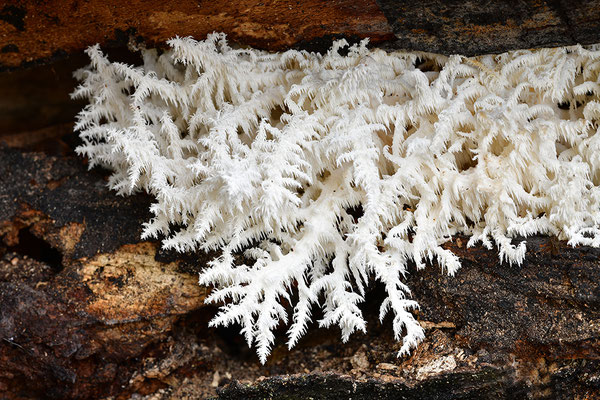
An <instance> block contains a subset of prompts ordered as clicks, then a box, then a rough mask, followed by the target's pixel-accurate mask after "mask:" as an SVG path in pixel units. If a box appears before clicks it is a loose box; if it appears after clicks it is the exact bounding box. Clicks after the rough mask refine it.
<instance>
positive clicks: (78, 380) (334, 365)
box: [0, 0, 600, 400]
mask: <svg viewBox="0 0 600 400" xmlns="http://www.w3.org/2000/svg"><path fill="white" fill-rule="evenodd" d="M484 3H485V4H484ZM598 9H600V2H599V1H596V0H594V1H588V2H577V3H567V2H565V1H549V0H548V1H545V0H543V1H529V0H524V1H521V2H517V3H514V2H510V4H509V3H502V2H495V3H494V2H442V1H435V0H432V1H425V2H407V1H388V0H377V1H375V0H368V1H360V2H357V1H348V0H340V1H325V0H314V1H313V0H311V1H304V2H297V1H293V2H292V1H288V0H284V1H262V0H249V1H247V0H242V1H239V2H234V3H231V2H217V3H215V2H205V1H201V2H183V1H174V2H165V1H162V2H159V1H154V0H152V1H141V0H132V1H128V2H122V1H116V0H114V1H113V0H108V1H103V2H99V1H96V0H90V1H87V2H81V1H77V0H67V1H60V2H59V1H47V2H41V3H40V2H34V1H29V0H25V1H16V0H9V1H7V2H4V3H3V4H2V5H0V69H9V70H13V71H12V72H4V73H2V74H0V93H1V94H2V95H1V96H0V139H2V141H3V142H6V143H8V144H9V145H10V146H12V147H13V148H9V147H6V146H5V145H2V144H0V398H2V399H38V398H53V399H84V398H86V399H87V398H112V399H127V398H134V399H190V398H210V397H214V398H219V399H262V398H286V399H304V398H307V397H313V398H322V399H339V398H349V397H351V398H353V399H369V400H371V399H375V398H381V399H396V398H405V399H422V398H428V399H465V398H476V399H481V398H482V399H486V398H489V399H502V398H506V399H519V398H534V399H537V398H552V399H555V398H556V399H582V400H583V399H593V398H600V286H599V285H598V282H600V268H598V263H599V261H600V250H598V249H591V248H585V247H580V248H571V247H569V246H567V244H566V243H563V242H558V241H555V240H553V239H550V238H547V237H542V236H536V237H531V238H527V248H528V251H527V257H526V260H525V263H524V264H523V265H522V266H510V265H506V264H500V263H499V260H498V255H497V252H496V251H495V250H486V249H484V248H482V247H474V248H469V249H467V248H466V247H465V243H466V242H467V238H464V237H455V238H454V239H453V241H452V242H451V243H450V244H449V245H448V247H449V248H451V249H452V251H454V252H455V253H456V254H458V255H459V256H460V257H461V259H462V268H461V269H460V270H459V272H458V273H457V275H456V276H454V277H449V276H447V275H446V274H445V273H444V272H443V271H440V270H439V269H438V268H436V266H429V267H428V268H426V269H424V270H421V271H416V270H414V269H411V273H410V275H409V276H408V277H407V282H406V283H407V285H408V286H409V287H410V288H411V289H412V292H413V297H414V299H415V300H417V301H418V302H419V304H420V305H421V309H420V310H419V311H418V312H417V313H416V315H417V317H418V319H419V320H420V321H421V324H422V326H423V327H425V328H426V331H427V336H426V340H425V341H424V342H423V343H422V344H421V345H420V346H419V348H418V349H417V350H416V351H415V352H414V353H413V354H412V355H411V356H410V357H405V358H400V359H399V358H396V353H397V351H398V349H399V348H400V344H399V343H397V342H396V341H395V340H394V339H393V337H392V328H391V320H390V319H389V318H388V319H386V320H384V321H383V323H380V322H379V321H378V319H377V316H378V307H379V304H380V302H381V293H382V290H381V288H379V287H378V286H377V285H375V286H374V287H372V288H371V289H370V292H369V293H368V294H367V301H366V303H365V304H364V305H363V311H364V314H365V316H366V319H367V321H368V333H367V334H360V333H359V334H355V335H353V336H352V337H351V339H350V341H349V343H346V344H343V343H341V340H340V338H339V332H338V331H337V330H335V329H331V330H325V329H319V328H317V326H316V324H313V325H312V326H310V327H309V333H308V334H307V335H306V336H305V337H304V338H303V339H302V340H301V341H300V343H299V344H298V345H297V346H296V348H294V349H293V350H291V351H288V350H287V347H286V346H285V330H283V329H282V330H281V331H279V332H278V336H277V341H276V346H275V348H274V349H273V352H272V354H271V356H270V358H269V360H268V362H267V364H266V365H265V366H261V365H260V364H259V363H258V360H257V357H256V355H255V354H254V352H253V350H250V349H248V348H247V346H246V344H245V343H244V341H243V339H242V337H241V336H240V335H239V333H238V332H237V329H236V328H235V327H234V328H228V329H214V328H209V327H208V321H209V320H210V319H211V317H212V316H213V315H214V313H215V311H216V309H215V308H214V307H211V306H206V305H204V303H203V300H204V298H205V295H206V293H207V290H208V289H207V288H202V287H200V286H199V285H198V284H197V273H198V271H199V269H200V268H202V266H203V265H205V263H206V262H207V260H209V259H210V258H211V257H212V256H214V255H206V254H186V255H181V254H174V253H170V252H165V251H163V250H161V249H160V246H159V243H158V242H152V241H141V240H140V233H141V224H142V223H143V222H145V221H147V220H148V219H149V217H150V214H149V211H148V208H149V206H150V204H151V202H152V199H151V198H150V197H149V196H146V195H144V194H138V195H135V196H132V197H119V196H117V195H115V193H113V192H110V191H109V190H108V189H107V188H106V173H105V172H103V171H99V170H93V171H88V170H87V167H86V165H85V161H84V160H82V159H80V158H77V157H75V156H74V155H73V154H72V149H73V146H74V144H75V142H76V138H75V136H74V135H73V134H69V132H71V131H72V121H73V115H74V113H75V112H76V110H77V109H78V108H80V107H81V105H80V104H77V103H74V102H72V101H71V100H70V99H69V97H68V93H69V92H70V91H72V89H73V85H74V84H75V83H74V81H73V80H72V79H71V77H70V75H71V72H72V71H73V70H74V69H76V68H78V67H81V66H83V65H85V64H86V63H87V59H86V58H85V57H84V56H83V54H82V53H81V51H82V50H83V49H84V48H85V47H87V46H89V45H91V44H94V43H97V42H99V43H101V44H102V45H103V46H104V47H105V48H108V50H109V51H112V52H114V53H115V54H116V57H117V59H122V60H125V61H128V62H134V61H135V59H132V58H127V57H131V56H130V55H124V54H123V53H119V51H120V50H119V49H123V48H124V47H125V45H126V44H127V43H128V42H129V41H130V40H133V41H138V40H143V41H144V42H145V43H147V44H148V45H149V46H153V45H162V43H163V42H164V41H165V40H166V39H168V38H170V37H172V36H174V35H175V34H178V35H180V36H184V35H193V36H195V37H197V38H202V37H204V36H205V35H206V34H207V33H209V32H212V31H214V30H217V31H224V32H226V33H227V34H228V35H229V37H230V39H232V40H233V41H236V42H238V43H240V44H242V45H252V46H255V47H259V48H264V49H270V50H284V49H287V48H290V47H296V48H305V49H309V50H318V51H323V50H325V49H326V48H327V46H329V44H330V43H331V40H332V39H333V38H336V37H347V38H349V39H351V40H357V39H360V38H364V37H371V38H372V42H373V43H374V44H375V45H377V46H382V47H386V48H394V49H399V48H410V49H417V50H425V51H435V52H441V53H455V52H459V53H462V54H477V53H485V52H499V51H504V50H509V49H514V48H526V47H539V46H552V45H567V44H575V43H592V42H600V13H598V11H597V10H598ZM63 57H66V58H64V59H63V61H61V62H57V61H56V60H57V59H59V58H63ZM111 57H112V54H111ZM113 58H114V57H113ZM113 58H111V59H113ZM38 64H46V65H45V66H38V67H37V68H31V69H24V68H22V67H31V66H33V65H38ZM15 68H16V69H18V70H16V71H14V69H15ZM15 148H20V149H18V150H17V149H15ZM24 149H28V150H32V149H36V150H42V151H44V153H39V152H38V153H35V152H28V151H26V150H24ZM318 318H319V315H316V316H315V319H318Z"/></svg>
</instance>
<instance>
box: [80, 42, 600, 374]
mask: <svg viewBox="0 0 600 400" xmlns="http://www.w3.org/2000/svg"><path fill="white" fill-rule="evenodd" d="M168 43H169V46H170V49H169V50H166V51H164V52H159V51H157V50H142V55H143V60H144V62H143V65H142V66H137V67H133V66H128V65H125V64H122V63H116V62H114V63H113V62H110V61H109V60H108V59H107V58H106V57H105V56H104V55H103V54H102V52H101V51H100V49H99V47H98V46H94V47H91V48H90V49H88V51H87V53H88V55H89V56H90V58H91V64H90V66H88V67H87V68H85V69H83V70H80V71H78V72H77V73H76V76H77V77H78V78H79V79H80V80H81V81H82V83H81V85H80V86H79V87H78V88H77V89H76V91H75V92H74V94H73V96H74V97H77V98H86V99H88V100H89V104H88V105H87V106H86V107H85V108H84V109H83V110H82V111H81V112H80V113H79V116H78V121H77V124H76V130H78V131H79V132H80V135H81V138H82V140H83V144H82V145H81V146H80V147H79V148H78V149H77V151H78V152H79V154H81V155H84V156H86V157H87V158H88V159H89V161H90V166H95V165H98V166H101V167H104V168H108V169H110V170H112V171H114V173H113V174H112V176H111V178H110V180H109V185H110V187H111V188H113V189H115V190H116V191H118V193H120V194H131V193H133V192H136V191H145V192H147V193H149V194H150V195H152V196H153V197H154V198H155V199H156V200H155V202H154V204H153V205H152V207H151V211H152V213H153V215H154V217H153V218H152V220H150V221H148V222H147V223H146V224H145V226H144V237H145V238H161V239H162V243H163V246H164V247H165V248H173V249H176V250H178V251H181V252H184V251H191V250H195V249H200V250H219V251H220V252H219V254H220V255H219V256H218V257H216V258H215V259H214V260H212V261H211V262H210V263H209V264H208V265H207V266H206V267H205V269H204V270H203V271H202V272H201V274H200V283H201V284H203V285H209V286H212V287H214V290H213V291H212V292H211V294H210V296H209V297H208V298H207V301H208V302H213V303H218V304H221V308H220V311H219V313H218V314H217V315H216V316H215V317H214V319H213V320H212V322H211V323H212V325H215V326H216V325H230V324H239V325H240V326H241V333H242V334H243V335H244V337H245V339H246V340H247V342H248V344H249V345H254V346H256V349H257V352H258V355H259V358H260V360H261V362H263V363H264V362H265V361H266V358H267V356H268V354H269V352H270V350H271V348H272V346H273V342H274V333H273V331H274V329H275V328H276V327H278V326H279V325H281V324H285V325H287V326H288V327H289V329H288V345H289V347H292V346H294V344H296V343H297V341H298V339H299V338H300V337H301V336H302V335H303V334H304V333H305V331H306V329H307V325H308V324H309V323H310V321H311V310H312V309H313V307H319V308H321V309H322V310H323V318H322V319H320V320H319V321H318V324H319V325H320V326H325V327H329V326H334V325H337V326H339V328H340V329H341V334H342V339H343V340H344V341H346V340H348V338H349V336H350V335H351V334H352V333H353V332H354V331H357V330H358V331H365V329H366V323H365V320H364V318H363V315H362V312H361V310H360V308H359V305H360V303H361V302H363V301H364V298H365V292H366V287H367V285H369V284H373V281H374V280H377V281H380V282H382V284H383V286H384V287H385V290H386V292H387V297H386V299H385V300H384V302H383V304H382V305H381V311H380V318H381V319H383V318H384V316H385V315H386V314H387V313H388V312H391V313H392V314H393V330H394V335H395V337H396V339H397V340H401V341H402V347H401V350H400V353H399V354H400V355H402V354H407V353H409V352H410V351H411V349H413V348H414V347H415V346H417V344H418V343H419V342H420V341H421V340H422V339H423V337H424V332H423V329H422V328H421V327H420V325H419V323H418V321H417V320H416V319H415V318H414V316H413V315H412V313H411V310H412V309H414V308H416V307H418V304H417V302H416V301H414V300H412V299H411V298H409V297H410V296H409V295H410V291H409V288H408V287H407V286H406V285H405V284H404V283H403V281H402V280H403V277H404V276H405V274H407V273H408V272H409V271H408V270H409V265H410V266H411V267H410V269H411V271H412V270H413V268H414V269H415V270H416V269H420V268H423V267H424V266H425V264H427V263H433V264H437V265H438V266H439V267H440V268H442V269H443V270H444V271H445V272H447V273H449V274H454V273H455V272H456V271H457V270H458V268H459V267H460V260H459V259H458V257H457V256H456V255H454V254H453V253H452V252H451V251H449V250H447V249H444V248H443V247H442V245H443V244H444V243H445V242H448V241H450V240H452V236H453V235H455V234H459V233H460V234H464V235H469V236H470V238H471V239H470V240H469V242H468V245H469V246H472V245H474V244H476V243H481V244H483V245H484V246H486V247H488V248H497V250H498V252H499V257H500V260H501V261H504V262H508V263H515V264H520V263H521V262H522V261H523V259H524V257H525V252H526V244H525V240H523V239H522V237H526V236H528V235H533V234H547V235H552V236H556V237H557V238H558V239H561V240H568V241H569V244H571V245H573V246H576V245H586V246H594V247H598V245H599V244H600V226H599V223H600V187H599V185H600V132H599V131H598V125H599V121H600V102H599V101H600V80H599V73H600V51H598V49H599V48H598V47H596V46H588V47H582V46H574V47H566V48H555V49H541V50H519V51H512V52H509V53H505V54H500V55H485V56H479V57H473V58H468V57H463V56H460V55H454V56H450V57H446V56H441V55H435V54H428V53H414V52H393V53H389V52H385V51H382V50H376V49H374V50H369V49H367V47H366V41H363V42H362V43H360V44H359V45H353V46H348V44H347V43H346V42H345V41H344V40H341V41H337V42H335V43H334V44H333V47H332V48H331V49H330V50H329V51H328V52H327V54H325V55H319V54H314V53H308V52H305V51H295V50H290V51H286V52H283V53H267V52H263V51H258V50H253V49H239V48H232V47H230V46H229V45H228V44H227V42H226V39H225V35H223V34H212V35H210V36H209V37H208V38H207V39H206V40H204V41H195V40H193V39H191V38H175V39H173V40H170V41H169V42H168ZM342 49H343V50H345V51H346V52H347V55H344V56H342V55H340V50H342ZM517 237H521V239H520V240H514V239H515V238H517Z"/></svg>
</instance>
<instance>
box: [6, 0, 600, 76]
mask: <svg viewBox="0 0 600 400" xmlns="http://www.w3.org/2000/svg"><path fill="white" fill-rule="evenodd" d="M213 31H217V32H225V33H227V34H228V36H229V38H230V39H231V40H232V41H236V42H238V43H240V44H243V45H250V46H254V47H257V48H262V49H267V50H285V49H288V48H291V47H297V48H305V49H309V50H316V51H324V50H326V49H327V48H328V46H329V45H330V44H331V40H332V39H333V38H337V37H346V38H349V39H350V40H357V39H360V38H365V37H369V38H371V42H372V43H373V44H374V45H377V46H384V47H387V48H394V49H413V50H422V51H430V52H440V53H446V54H449V53H460V54H464V55H473V54H482V53H490V52H503V51H507V50H512V49H516V48H531V47H544V46H559V45H570V44H576V43H582V44H590V43H597V42H600V0H589V1H566V0H518V1H489V0H475V1H441V0H426V1H408V0H303V1H298V0H240V1H236V2H230V1H206V0H202V1H184V0H173V1H157V0H130V1H121V0H102V1H100V0H88V1H82V0H47V1H37V0H5V1H4V2H3V3H0V69H10V68H16V67H19V66H29V65H32V64H40V63H48V62H51V61H53V60H56V59H59V58H63V57H65V56H66V55H69V54H74V53H77V52H80V51H81V50H83V49H84V48H86V47H87V46H90V45H93V44H95V43H100V44H102V45H103V46H104V47H111V46H113V47H114V46H124V45H126V44H127V43H128V41H129V40H134V41H145V42H146V43H148V44H149V45H151V46H155V45H161V46H162V45H164V42H165V41H166V40H167V39H169V38H171V37H173V36H175V35H179V36H188V35H189V36H194V37H195V38H197V39H202V38H204V37H205V36H206V35H207V34H208V33H211V32H213Z"/></svg>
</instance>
